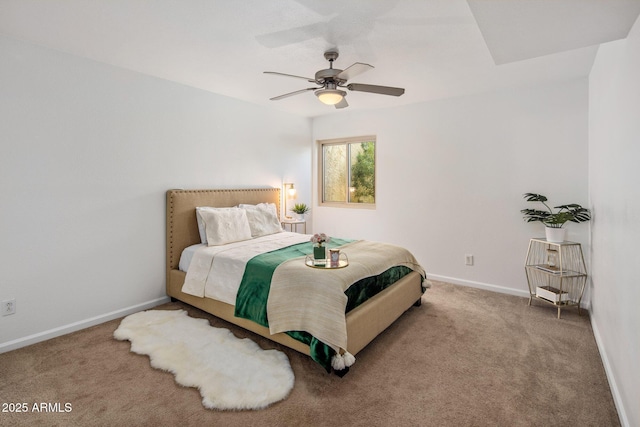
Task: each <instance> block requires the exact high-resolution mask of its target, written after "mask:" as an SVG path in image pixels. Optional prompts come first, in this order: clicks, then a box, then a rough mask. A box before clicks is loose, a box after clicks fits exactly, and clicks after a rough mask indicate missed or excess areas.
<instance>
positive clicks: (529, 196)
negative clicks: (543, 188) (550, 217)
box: [524, 193, 547, 202]
mask: <svg viewBox="0 0 640 427" xmlns="http://www.w3.org/2000/svg"><path fill="white" fill-rule="evenodd" d="M524 199H525V200H526V201H527V202H546V201H547V198H546V197H545V196H543V195H542V194H536V193H525V194H524Z"/></svg>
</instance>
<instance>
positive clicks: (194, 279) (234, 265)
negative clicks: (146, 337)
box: [180, 231, 311, 306]
mask: <svg viewBox="0 0 640 427" xmlns="http://www.w3.org/2000/svg"><path fill="white" fill-rule="evenodd" d="M310 238H311V236H310V235H306V234H300V233H292V232H288V231H283V232H281V233H276V234H270V235H268V236H263V237H257V238H255V239H251V240H245V241H242V242H235V243H229V244H226V245H222V246H205V245H195V246H193V247H190V251H191V252H192V254H193V256H192V258H191V262H190V263H188V268H187V269H186V270H187V276H186V278H185V281H184V285H183V286H182V292H184V293H187V294H190V295H194V296H197V297H201V298H202V297H207V298H213V299H216V300H218V301H222V302H225V303H227V304H231V305H234V306H235V305H236V295H237V294H238V288H239V287H240V282H241V281H242V276H243V275H244V269H245V266H246V264H247V262H248V261H249V260H250V259H251V258H253V257H255V256H256V255H260V254H262V253H265V252H270V251H273V250H276V249H280V248H284V247H287V246H291V245H295V244H298V243H304V242H309V239H310ZM188 255H189V254H188V253H187V254H186V256H187V257H188ZM180 264H181V268H183V269H184V268H185V267H186V265H184V264H187V261H186V260H183V259H181V262H180ZM213 271H215V273H214V274H209V273H210V272H213Z"/></svg>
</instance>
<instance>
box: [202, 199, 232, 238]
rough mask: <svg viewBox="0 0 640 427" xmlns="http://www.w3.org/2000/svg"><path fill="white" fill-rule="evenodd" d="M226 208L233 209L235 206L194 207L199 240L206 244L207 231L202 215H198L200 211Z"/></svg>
mask: <svg viewBox="0 0 640 427" xmlns="http://www.w3.org/2000/svg"><path fill="white" fill-rule="evenodd" d="M226 209H235V208H212V207H211V206H198V207H197V208H196V221H197V222H198V233H200V242H201V243H204V244H205V245H206V244H207V231H206V229H205V224H204V220H203V219H202V215H200V212H201V211H206V210H209V211H216V210H226Z"/></svg>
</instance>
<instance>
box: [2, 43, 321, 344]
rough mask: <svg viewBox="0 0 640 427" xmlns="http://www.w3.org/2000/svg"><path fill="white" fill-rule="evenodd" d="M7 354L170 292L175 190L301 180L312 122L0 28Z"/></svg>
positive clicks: (305, 179) (301, 185) (302, 185)
mask: <svg viewBox="0 0 640 427" xmlns="http://www.w3.org/2000/svg"><path fill="white" fill-rule="evenodd" d="M0 58H2V66H1V67H0V117H1V118H2V119H1V122H0V138H1V140H0V147H1V154H0V200H1V202H0V203H1V204H2V205H1V207H0V236H2V237H1V238H0V257H1V259H2V263H1V264H0V265H1V269H2V271H1V274H0V300H6V299H11V298H15V299H16V301H17V304H16V306H17V312H16V314H15V315H11V316H5V317H0V351H3V350H9V349H11V348H15V347H18V346H21V345H24V344H28V343H30V342H33V341H37V340H39V339H43V338H47V337H49V336H52V335H56V334H60V333H64V332H68V331H70V330H73V329H79V328H81V327H83V326H86V325H88V324H91V323H98V322H100V321H104V320H106V319H108V318H109V317H115V316H118V315H123V313H125V312H126V311H127V310H131V309H135V308H138V309H139V307H144V306H148V305H153V304H155V303H157V302H159V301H161V300H162V298H164V297H165V278H164V274H165V273H164V271H165V270H164V269H165V266H164V264H165V261H164V259H165V258H164V257H165V249H164V248H165V241H164V236H165V229H164V224H165V210H164V200H165V199H164V197H165V191H166V190H167V189H170V188H216V187H220V188H226V187H236V186H245V187H246V186H256V185H259V186H275V187H278V186H280V185H281V183H282V180H283V178H286V179H287V180H291V181H293V182H295V183H296V187H297V189H298V192H299V194H300V197H301V198H302V197H306V198H310V187H311V186H310V176H309V165H310V163H311V152H310V149H309V140H310V138H311V124H310V120H309V119H304V118H301V117H297V116H292V115H289V114H285V113H280V112H275V111H271V110H268V109H264V108H261V107H257V106H254V105H251V104H247V103H244V102H241V101H237V100H233V99H231V98H227V97H223V96H218V95H214V94H211V93H208V92H204V91H201V90H196V89H193V88H190V87H186V86H182V85H178V84H175V83H171V82H168V81H164V80H161V79H156V78H152V77H148V76H145V75H142V74H138V73H134V72H130V71H127V70H123V69H119V68H115V67H111V66H107V65H104V64H101V63H97V62H92V61H88V60H85V59H81V58H78V57H74V56H71V55H66V54H63V53H60V52H57V51H54V50H49V49H45V48H41V47H37V46H33V45H29V44H26V43H22V42H18V41H15V40H12V39H8V38H4V37H0Z"/></svg>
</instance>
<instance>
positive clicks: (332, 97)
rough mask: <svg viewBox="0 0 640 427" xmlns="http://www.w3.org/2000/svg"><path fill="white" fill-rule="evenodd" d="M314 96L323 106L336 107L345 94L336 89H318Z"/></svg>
mask: <svg viewBox="0 0 640 427" xmlns="http://www.w3.org/2000/svg"><path fill="white" fill-rule="evenodd" d="M315 94H316V96H317V97H318V99H319V100H320V102H322V103H323V104H327V105H336V104H337V103H339V102H340V101H342V98H344V96H345V95H346V94H347V92H345V91H343V90H337V89H320V90H317V91H316V92H315Z"/></svg>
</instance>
